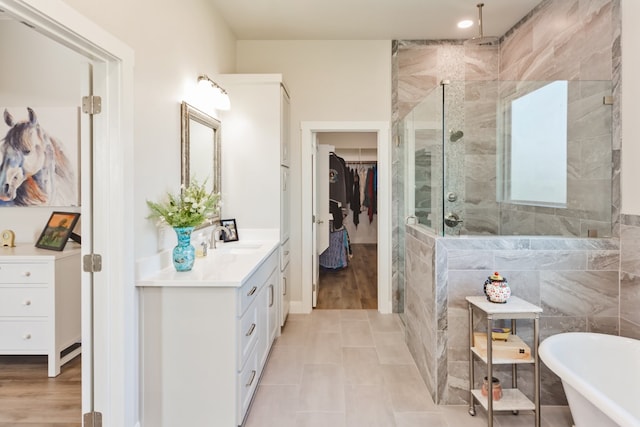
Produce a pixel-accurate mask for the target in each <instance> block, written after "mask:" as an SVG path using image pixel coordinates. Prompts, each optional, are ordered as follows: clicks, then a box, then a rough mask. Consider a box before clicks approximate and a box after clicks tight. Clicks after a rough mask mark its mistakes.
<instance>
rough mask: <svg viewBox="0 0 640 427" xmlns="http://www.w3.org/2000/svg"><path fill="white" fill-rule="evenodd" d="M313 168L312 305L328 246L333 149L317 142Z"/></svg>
mask: <svg viewBox="0 0 640 427" xmlns="http://www.w3.org/2000/svg"><path fill="white" fill-rule="evenodd" d="M314 145H315V146H316V149H315V150H313V151H314V152H315V156H312V157H314V159H312V168H313V196H312V200H313V206H314V218H315V224H314V233H313V234H314V236H313V239H314V241H315V245H314V248H315V253H314V255H313V294H312V306H313V307H315V306H316V305H317V303H318V291H319V286H320V280H319V279H320V259H319V257H320V254H321V253H322V252H324V251H325V249H327V248H328V247H329V219H330V216H329V153H330V152H331V151H332V150H333V149H334V148H333V147H332V146H329V145H322V144H317V140H316V139H315V136H314Z"/></svg>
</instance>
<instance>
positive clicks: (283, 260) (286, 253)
mask: <svg viewBox="0 0 640 427" xmlns="http://www.w3.org/2000/svg"><path fill="white" fill-rule="evenodd" d="M290 241H291V240H289V239H287V241H286V242H284V243H283V244H282V245H280V271H284V268H285V267H286V266H287V264H289V259H290V258H291V244H290V243H289V242H290Z"/></svg>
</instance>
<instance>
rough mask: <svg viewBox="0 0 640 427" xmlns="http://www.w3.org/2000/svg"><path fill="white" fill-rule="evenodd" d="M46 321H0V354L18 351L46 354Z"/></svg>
mask: <svg viewBox="0 0 640 427" xmlns="http://www.w3.org/2000/svg"><path fill="white" fill-rule="evenodd" d="M46 331H47V322H46V321H44V320H43V321H31V320H25V321H7V322H4V321H0V353H1V352H9V353H16V352H18V351H37V350H41V351H43V352H46V348H47V332H46Z"/></svg>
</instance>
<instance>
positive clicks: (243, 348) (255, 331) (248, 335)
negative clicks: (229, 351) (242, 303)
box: [238, 304, 261, 371]
mask: <svg viewBox="0 0 640 427" xmlns="http://www.w3.org/2000/svg"><path fill="white" fill-rule="evenodd" d="M238 322H239V323H240V328H239V333H240V339H239V340H238V344H239V345H240V349H239V350H240V351H238V371H241V370H242V367H243V366H244V364H245V362H246V360H247V358H248V357H249V353H251V351H252V350H253V348H254V347H255V342H256V341H257V340H258V336H259V335H260V326H261V325H260V324H259V323H260V319H258V304H253V305H252V306H251V307H250V308H249V310H247V312H246V313H245V314H244V316H242V318H241V319H240V320H238Z"/></svg>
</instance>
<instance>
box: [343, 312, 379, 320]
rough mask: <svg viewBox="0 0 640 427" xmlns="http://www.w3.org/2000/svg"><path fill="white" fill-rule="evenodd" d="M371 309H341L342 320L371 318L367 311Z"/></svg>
mask: <svg viewBox="0 0 640 427" xmlns="http://www.w3.org/2000/svg"><path fill="white" fill-rule="evenodd" d="M369 311H371V310H340V319H341V320H367V321H368V320H369V316H368V315H367V313H368V312H369Z"/></svg>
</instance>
